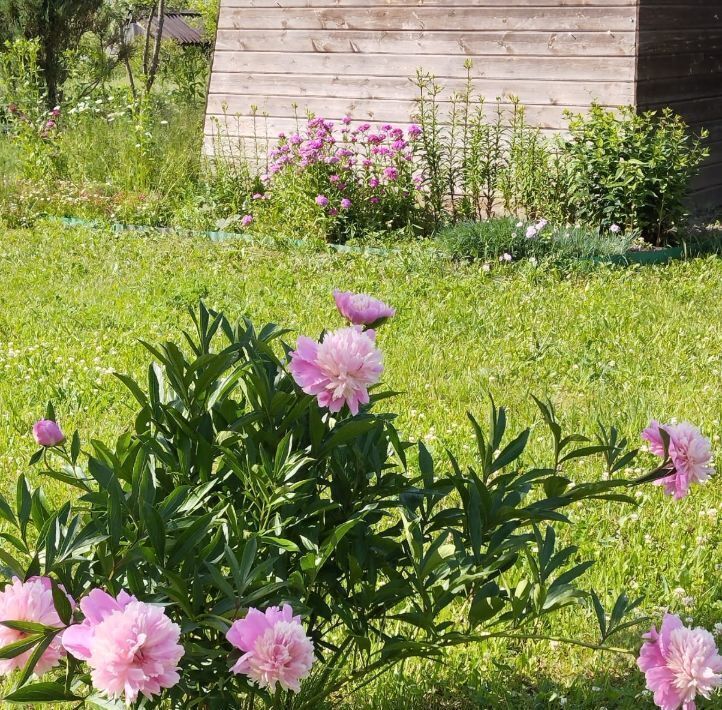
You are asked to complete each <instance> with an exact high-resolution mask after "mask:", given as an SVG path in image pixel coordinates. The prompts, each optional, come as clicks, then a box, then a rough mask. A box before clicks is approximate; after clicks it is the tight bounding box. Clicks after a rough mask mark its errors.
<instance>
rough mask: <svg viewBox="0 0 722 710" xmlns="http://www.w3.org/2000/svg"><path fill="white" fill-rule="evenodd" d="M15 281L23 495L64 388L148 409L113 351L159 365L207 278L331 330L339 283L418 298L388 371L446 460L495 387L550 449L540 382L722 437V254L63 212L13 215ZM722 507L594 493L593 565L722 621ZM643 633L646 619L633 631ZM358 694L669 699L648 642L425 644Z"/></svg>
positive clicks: (708, 498) (218, 292)
mask: <svg viewBox="0 0 722 710" xmlns="http://www.w3.org/2000/svg"><path fill="white" fill-rule="evenodd" d="M0 283H1V284H2V288H1V289H0V490H2V492H3V493H4V494H6V495H7V496H12V495H13V486H14V482H15V477H16V475H17V474H18V473H19V472H21V471H22V472H27V470H28V467H27V461H28V458H29V456H30V454H31V452H32V450H33V446H32V441H31V437H30V435H29V430H30V427H31V424H32V422H33V421H34V420H35V419H36V418H38V416H40V415H41V414H42V412H43V411H44V406H45V403H46V402H47V400H48V399H52V400H53V402H54V403H55V406H56V410H57V411H58V414H59V416H60V418H61V419H62V423H63V425H64V427H65V429H66V430H71V429H72V428H73V427H78V428H79V429H80V433H81V435H82V437H83V438H84V439H87V438H89V437H97V438H109V437H112V436H114V435H117V434H118V433H119V432H120V431H122V430H123V429H124V428H125V427H126V426H128V424H129V414H130V412H131V409H130V408H129V407H130V406H131V402H130V398H129V397H128V395H127V394H126V393H125V392H124V391H123V389H122V388H121V386H120V385H119V384H118V383H117V382H116V381H115V380H114V378H113V377H112V376H111V375H110V374H109V373H110V371H111V370H119V371H124V372H131V373H133V374H135V375H136V376H141V375H142V372H143V369H144V365H145V364H146V362H147V360H146V354H145V352H144V350H143V349H142V347H141V346H140V345H139V344H138V342H137V341H138V339H139V338H143V339H146V340H150V341H151V342H152V341H157V340H159V339H163V338H166V337H176V336H177V335H178V330H179V328H180V327H184V326H185V325H186V324H187V319H186V315H185V310H186V308H187V307H188V306H193V305H195V303H196V302H197V300H198V299H199V298H203V299H205V300H206V302H207V303H208V304H209V305H211V306H214V307H216V308H221V309H223V310H225V311H226V312H227V313H229V314H230V315H233V316H241V315H243V314H246V315H248V316H250V317H251V318H252V319H253V320H254V321H255V322H256V323H261V322H265V321H267V320H271V321H275V322H278V323H281V324H282V325H284V326H287V327H290V328H293V329H294V330H295V331H297V332H302V333H309V334H317V333H319V332H320V331H321V330H322V329H323V328H324V327H333V326H334V325H337V324H338V322H339V321H338V318H337V316H336V315H335V312H334V309H333V303H332V300H331V297H330V293H331V290H332V289H333V288H334V287H342V288H347V289H353V290H365V291H369V292H372V293H375V294H377V295H379V296H381V297H383V298H384V299H386V300H388V301H389V302H391V303H393V304H394V305H395V306H396V307H397V308H398V311H399V315H398V317H397V318H396V319H395V320H394V321H393V322H392V324H390V325H388V326H386V327H385V328H384V330H383V331H382V333H381V335H380V344H381V347H382V348H383V350H384V353H385V361H386V368H387V373H386V378H385V380H386V383H387V384H388V385H389V386H390V387H392V388H394V389H396V390H399V391H401V394H400V395H399V396H398V398H397V399H396V400H395V402H394V407H395V409H396V410H397V411H399V412H400V425H401V428H402V430H403V431H404V432H405V433H406V434H407V435H408V436H409V437H412V438H417V437H423V438H424V439H425V440H426V441H427V442H428V444H429V446H430V447H431V448H432V449H433V451H434V452H435V454H437V456H438V457H439V459H441V457H442V456H443V452H444V449H445V448H446V447H448V448H450V449H451V450H453V451H454V452H456V453H457V454H459V455H460V456H462V457H463V458H469V457H470V456H471V454H472V450H471V447H472V438H471V433H470V430H469V427H468V426H467V421H466V417H465V413H466V411H467V410H471V411H473V412H475V413H477V414H480V415H483V414H484V413H485V409H486V406H487V399H486V398H487V394H488V393H491V394H493V396H494V397H495V399H496V400H497V402H498V403H499V404H504V405H506V406H508V408H509V410H510V419H511V420H512V424H516V426H517V427H518V428H521V427H522V426H525V425H527V424H531V423H536V424H535V429H534V433H533V436H532V444H531V446H532V450H533V451H535V452H537V454H538V456H539V457H540V462H543V457H544V456H546V455H547V454H548V451H549V446H548V442H546V441H545V440H544V438H543V437H544V432H543V430H542V428H541V426H538V424H539V417H538V416H537V413H536V411H535V408H534V405H533V402H532V401H531V399H530V397H529V394H530V393H535V394H537V395H542V396H547V395H548V396H549V397H551V399H552V400H553V401H554V403H555V404H556V406H557V408H558V410H559V413H560V415H561V418H562V420H563V421H564V424H565V425H566V426H567V427H568V428H573V429H579V430H582V431H584V432H587V433H591V432H593V430H594V428H595V426H596V422H597V419H601V420H603V421H605V422H607V423H614V424H616V425H617V426H618V427H620V428H621V429H622V430H623V432H624V433H625V434H627V435H628V436H629V437H630V439H631V441H632V442H633V443H635V444H636V443H638V441H639V440H638V435H639V431H640V430H641V429H642V428H643V426H644V425H646V423H647V421H648V420H649V418H650V417H651V416H656V417H659V418H661V419H668V418H670V417H678V418H680V419H689V420H691V421H693V422H695V423H697V424H698V425H700V426H701V427H702V429H703V431H704V432H705V433H706V434H707V435H709V436H712V437H714V439H715V441H716V442H718V441H719V436H718V431H719V429H720V418H722V389H721V388H720V385H719V383H720V376H721V375H722V338H721V336H720V330H719V323H720V321H721V320H722V298H721V296H722V286H721V284H722V262H720V261H719V260H718V259H716V258H705V259H697V260H691V261H688V262H678V263H673V264H670V265H669V266H666V267H645V268H640V267H637V268H634V267H631V268H613V267H602V266H600V267H595V268H593V269H584V270H581V269H580V270H578V271H571V272H559V271H556V270H554V269H553V268H552V267H546V266H544V265H540V266H539V267H537V268H533V267H531V266H530V265H529V264H518V265H513V266H511V267H504V268H501V267H500V268H495V269H494V270H493V271H492V272H491V273H490V274H487V273H485V272H484V271H483V270H482V268H481V265H480V264H479V265H475V264H471V265H454V264H453V263H451V262H448V261H445V260H440V259H439V258H438V257H437V256H436V255H434V254H432V253H430V252H429V250H428V249H426V248H421V247H418V248H409V249H408V250H405V251H402V252H400V253H395V254H391V255H385V256H379V255H376V256H374V255H367V256H362V255H358V254H355V255H354V254H340V255H339V254H331V253H325V252H319V251H312V250H308V251H304V250H295V251H287V250H283V249H271V248H268V247H255V246H249V245H247V244H241V243H231V242H229V243H223V244H212V243H210V242H208V241H206V240H203V239H187V238H183V239H179V238H178V237H173V236H169V235H162V236H158V235H138V234H129V233H126V234H112V233H110V232H107V231H91V230H71V229H65V228H62V227H58V226H55V225H51V224H44V225H41V226H40V227H38V228H36V229H34V230H32V231H9V232H7V233H5V234H3V235H2V241H0ZM289 337H292V336H289ZM600 472H601V471H600V470H595V469H593V468H588V469H586V470H581V471H580V472H579V475H580V476H586V477H597V476H599V475H600ZM50 489H51V491H52V494H53V495H55V496H60V495H63V494H64V492H63V491H61V490H59V489H58V488H53V487H52V486H50ZM719 518H722V492H721V491H720V486H719V484H718V483H717V482H716V481H713V482H712V483H711V484H709V485H707V486H705V487H703V488H698V489H696V490H695V492H694V495H692V496H690V498H689V499H687V500H685V501H681V502H677V503H675V502H673V501H671V500H669V499H668V498H666V497H663V495H662V492H661V490H660V489H659V488H657V487H652V486H650V487H649V488H648V489H645V490H644V491H642V492H641V495H640V496H639V506H638V507H637V508H636V509H630V508H625V507H622V506H620V505H616V504H603V505H600V506H598V507H596V508H593V509H590V508H586V509H580V510H577V511H576V514H575V520H574V522H575V527H574V528H573V532H574V535H573V536H574V540H575V542H576V543H577V544H578V545H579V546H580V555H581V556H591V557H593V558H595V559H596V560H597V563H598V564H597V565H595V567H594V568H593V569H592V570H591V571H590V573H589V574H588V576H587V582H588V584H589V585H590V586H594V587H595V588H596V589H597V590H599V591H600V593H601V594H602V595H607V594H608V595H610V596H611V593H612V592H613V591H615V590H618V589H619V588H621V587H626V588H627V589H629V591H630V594H637V593H639V594H644V595H646V601H645V603H644V610H645V611H646V612H647V613H649V614H650V615H652V616H654V617H655V618H658V616H659V613H660V611H659V610H660V608H662V607H669V608H670V609H672V610H673V611H675V612H678V613H681V614H682V615H683V616H685V617H692V618H693V620H694V621H695V622H696V623H697V622H698V623H701V624H706V625H708V626H711V625H712V624H714V623H715V622H717V621H719V620H720V618H721V617H722V614H721V612H722V601H721V600H722V581H721V580H720V574H719V571H718V564H719V562H720V560H722V557H721V553H722V538H721V537H720V533H719V532H718V524H717V520H718V519H719ZM567 537H569V535H568V534H567ZM680 588H681V589H684V593H681V592H679V591H678V590H679V589H680ZM675 590H677V591H675ZM684 597H689V598H684ZM543 630H544V631H545V632H546V633H551V634H553V635H559V636H581V637H585V638H589V639H592V638H593V636H592V634H593V620H592V616H591V615H590V614H585V613H584V612H583V611H582V610H577V611H574V612H569V613H565V614H562V615H560V616H558V617H556V618H555V620H554V621H553V622H552V623H551V624H550V625H549V626H548V627H546V628H544V629H543ZM623 642H627V643H629V644H630V645H634V644H635V643H637V637H636V635H635V634H632V635H630V637H629V638H627V639H617V643H618V644H621V643H623ZM338 703H339V706H341V705H346V704H348V706H349V707H351V706H355V707H356V708H369V709H370V708H378V709H382V708H383V709H385V710H390V709H392V708H416V707H418V708H422V707H423V708H435V707H436V708H467V707H490V708H515V709H516V708H543V707H557V706H560V705H562V704H566V706H567V707H571V708H602V707H607V708H609V709H611V708H632V707H635V708H636V707H638V708H644V707H651V702H650V699H649V698H648V697H647V696H646V695H645V694H644V693H643V683H642V680H641V678H640V676H639V674H638V673H637V672H636V670H635V669H634V666H633V661H632V659H629V658H625V657H616V656H610V655H603V656H602V655H594V654H592V653H590V652H588V651H585V650H579V649H570V648H569V647H566V646H563V645H555V644H551V645H550V644H539V643H534V644H532V643H523V642H515V643H508V644H502V643H496V644H495V645H490V646H487V647H484V648H466V649H458V650H457V651H455V652H454V653H453V654H451V655H450V656H449V658H448V660H447V662H446V663H445V664H443V665H440V664H436V665H433V664H425V663H412V664H407V665H406V666H403V667H401V668H399V669H398V670H397V671H396V672H395V673H393V674H392V675H390V676H389V677H387V678H385V679H384V680H382V681H380V682H379V683H377V684H376V685H374V686H373V687H372V688H369V689H365V690H364V691H363V692H361V693H360V694H358V695H357V696H356V697H354V698H353V699H339V700H338ZM701 707H715V705H714V701H713V702H712V703H709V704H707V705H706V706H704V705H701Z"/></svg>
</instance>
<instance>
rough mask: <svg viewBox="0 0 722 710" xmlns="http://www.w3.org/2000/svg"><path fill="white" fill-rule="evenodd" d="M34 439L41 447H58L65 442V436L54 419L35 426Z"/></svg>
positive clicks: (36, 423)
mask: <svg viewBox="0 0 722 710" xmlns="http://www.w3.org/2000/svg"><path fill="white" fill-rule="evenodd" d="M33 438H34V439H35V443H36V444H38V445H39V446H58V444H62V443H63V442H64V441H65V434H63V432H62V431H61V429H60V427H59V426H58V423H57V422H54V421H53V420H52V419H41V420H40V421H38V422H35V424H33Z"/></svg>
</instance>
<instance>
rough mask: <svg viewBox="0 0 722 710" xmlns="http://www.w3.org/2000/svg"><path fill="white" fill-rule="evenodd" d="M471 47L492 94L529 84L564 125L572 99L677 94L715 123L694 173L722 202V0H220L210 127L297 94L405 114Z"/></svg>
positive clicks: (329, 114) (331, 114)
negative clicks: (416, 78)
mask: <svg viewBox="0 0 722 710" xmlns="http://www.w3.org/2000/svg"><path fill="white" fill-rule="evenodd" d="M466 59H471V60H472V61H473V66H474V70H473V73H474V76H475V77H476V82H475V84H476V87H477V89H478V90H479V92H480V93H482V94H484V95H485V96H486V97H488V98H489V99H494V98H496V97H497V96H508V95H515V96H518V97H519V98H520V100H521V102H522V103H524V104H525V105H526V106H527V116H528V120H529V122H530V123H532V124H535V125H538V126H539V127H541V128H543V129H544V130H548V131H555V130H559V129H562V128H563V126H564V120H563V112H564V110H565V109H571V110H572V111H583V110H584V109H585V108H586V107H588V106H589V105H590V103H591V102H592V101H596V102H598V103H600V104H602V105H606V106H618V105H622V104H633V105H637V106H639V107H642V108H656V107H660V106H671V107H672V108H674V109H675V110H676V111H678V112H679V113H680V114H682V115H683V116H684V117H685V118H686V119H687V121H689V122H690V123H691V124H692V125H693V126H694V127H695V128H701V127H702V126H704V127H706V128H708V129H709V131H710V147H711V150H712V156H711V158H710V160H709V161H708V163H707V164H706V166H705V167H704V169H703V171H702V174H701V175H700V177H699V178H698V180H697V181H696V183H695V186H694V195H693V201H694V202H695V203H696V204H697V205H699V206H707V207H711V206H715V205H720V204H722V0H221V8H220V16H219V23H218V36H217V39H216V46H215V52H214V57H213V69H212V74H211V80H210V87H209V96H208V107H207V118H206V135H207V137H208V138H207V143H206V145H207V149H208V150H212V145H213V140H212V139H211V136H212V135H213V134H214V133H215V131H216V129H215V125H216V124H215V121H214V117H221V116H222V115H223V114H224V107H227V113H228V114H238V115H239V118H238V119H237V120H233V121H228V122H227V123H226V125H225V126H224V131H227V132H228V133H229V134H231V135H232V136H238V137H244V136H251V135H252V134H253V130H254V129H253V121H252V119H251V106H254V105H255V106H257V107H258V111H259V112H261V113H266V114H267V115H268V119H267V122H263V121H262V122H260V123H258V124H257V130H261V132H263V131H265V130H266V125H267V130H268V133H269V135H275V134H276V133H277V132H278V131H281V130H288V129H289V128H291V127H292V126H293V125H294V122H293V118H292V117H293V107H292V104H293V103H294V102H295V103H297V104H298V109H299V111H300V112H301V113H302V114H303V113H304V111H305V110H306V109H309V110H311V111H312V112H314V113H315V114H317V115H322V116H323V117H324V118H329V119H340V118H342V117H343V116H344V115H350V116H352V117H353V118H354V119H358V120H370V121H381V122H390V123H396V122H407V121H408V120H409V115H410V113H411V112H412V110H413V107H414V105H413V99H414V98H415V96H416V88H415V87H414V85H413V83H412V82H411V81H410V80H409V77H411V76H412V75H414V74H415V72H416V70H417V68H419V67H423V69H424V70H425V71H428V72H431V73H433V74H434V75H435V76H436V77H438V79H439V81H440V83H442V84H444V85H445V86H446V87H447V89H448V90H449V91H453V90H455V89H459V88H460V87H461V86H462V85H463V81H464V76H465V73H466V72H465V69H464V62H465V60H466Z"/></svg>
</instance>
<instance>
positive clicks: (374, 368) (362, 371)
mask: <svg viewBox="0 0 722 710" xmlns="http://www.w3.org/2000/svg"><path fill="white" fill-rule="evenodd" d="M375 340H376V333H375V331H373V330H367V331H365V332H364V331H363V330H362V329H361V326H353V327H350V328H341V329H339V330H336V331H333V332H332V333H327V334H326V335H325V336H324V338H323V341H322V342H320V343H317V342H316V341H314V340H311V338H307V337H305V336H301V337H299V339H298V343H297V346H296V350H295V351H294V352H292V353H291V364H290V370H291V374H292V375H293V379H294V380H295V381H296V383H297V384H298V386H299V387H300V388H301V389H302V390H303V391H304V392H305V393H306V394H310V395H314V396H315V397H316V399H317V400H318V404H319V406H320V407H328V409H329V410H330V411H331V412H340V411H341V409H342V408H343V405H344V404H347V405H348V408H349V409H350V410H351V414H358V411H359V405H361V404H368V402H369V394H368V388H369V387H370V386H371V385H375V384H376V383H377V382H378V381H379V379H380V378H381V373H382V372H383V369H384V368H383V365H382V364H381V352H380V351H379V350H378V349H377V348H376V345H375Z"/></svg>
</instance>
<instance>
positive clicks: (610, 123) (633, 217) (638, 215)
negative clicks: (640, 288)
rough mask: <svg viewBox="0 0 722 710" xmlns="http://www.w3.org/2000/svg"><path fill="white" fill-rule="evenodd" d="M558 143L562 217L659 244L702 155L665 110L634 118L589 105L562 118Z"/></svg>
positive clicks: (680, 210) (674, 225)
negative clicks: (565, 191) (565, 126)
mask: <svg viewBox="0 0 722 710" xmlns="http://www.w3.org/2000/svg"><path fill="white" fill-rule="evenodd" d="M568 118H569V138H568V139H566V140H564V141H563V142H562V143H561V145H560V148H561V152H562V156H563V162H564V164H565V169H566V171H567V173H568V176H569V182H570V186H571V187H570V192H569V202H568V204H567V210H566V216H567V217H568V218H571V219H575V220H579V221H582V222H584V223H586V224H589V225H595V226H596V225H598V226H599V227H600V228H601V229H608V228H609V227H610V226H611V225H612V224H615V223H616V224H619V225H623V226H624V227H625V228H627V229H628V230H637V231H638V232H640V233H641V234H642V236H643V237H644V238H645V239H647V240H648V241H650V242H652V243H654V244H656V245H662V244H664V243H665V242H666V240H667V239H668V238H669V236H670V234H672V233H674V231H675V230H678V229H679V228H680V227H681V225H682V220H683V218H684V216H685V199H686V197H687V193H688V190H689V183H690V180H691V179H692V178H693V177H694V176H695V175H696V174H697V172H698V170H699V167H700V165H701V163H702V162H703V161H704V159H705V158H707V157H708V155H709V150H708V149H707V148H706V147H705V146H704V141H705V139H706V138H707V136H708V134H707V132H706V131H704V130H703V131H701V133H700V134H699V135H694V134H693V133H692V132H691V131H690V129H689V127H688V126H687V124H686V123H685V122H684V120H683V119H682V118H681V117H680V116H679V115H677V114H675V113H674V112H673V111H672V110H671V109H668V108H667V109H664V110H662V111H660V112H657V111H647V112H644V113H637V112H635V110H634V109H633V108H631V107H623V108H621V109H619V110H618V111H611V110H607V109H604V108H602V107H601V106H596V105H595V106H592V107H591V109H590V110H589V112H588V113H587V114H584V115H582V114H579V115H570V116H569V117H568Z"/></svg>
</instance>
